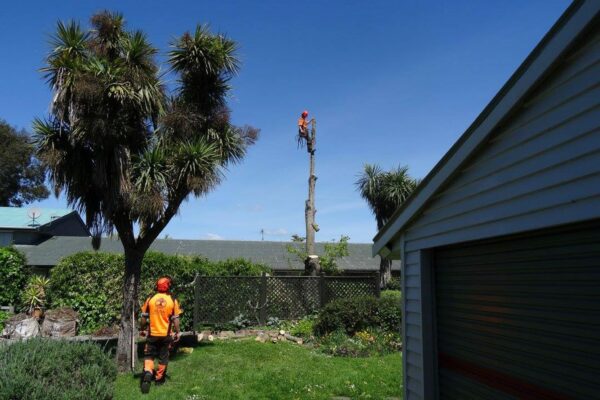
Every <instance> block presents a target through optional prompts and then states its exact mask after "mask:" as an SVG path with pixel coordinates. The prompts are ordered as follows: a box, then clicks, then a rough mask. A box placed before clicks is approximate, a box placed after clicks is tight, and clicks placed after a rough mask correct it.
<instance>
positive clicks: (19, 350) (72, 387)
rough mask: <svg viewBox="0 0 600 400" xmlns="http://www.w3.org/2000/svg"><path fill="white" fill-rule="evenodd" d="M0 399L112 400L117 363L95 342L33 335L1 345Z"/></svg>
mask: <svg viewBox="0 0 600 400" xmlns="http://www.w3.org/2000/svg"><path fill="white" fill-rule="evenodd" d="M0 360H2V368H0V399H14V400H42V399H43V400H64V399H70V400H88V399H97V400H110V399H112V398H113V387H114V381H115V379H116V376H117V371H116V366H115V363H114V361H113V360H112V359H111V358H110V356H109V355H107V354H106V353H104V352H103V351H102V350H101V349H100V348H99V347H98V346H97V345H95V344H92V343H75V342H63V341H59V340H49V339H39V338H34V339H30V340H27V341H23V342H17V343H13V344H10V345H4V346H0Z"/></svg>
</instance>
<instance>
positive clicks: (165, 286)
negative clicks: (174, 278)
mask: <svg viewBox="0 0 600 400" xmlns="http://www.w3.org/2000/svg"><path fill="white" fill-rule="evenodd" d="M170 288H171V278H169V277H168V276H165V277H162V278H160V279H159V280H157V281H156V290H157V291H158V292H159V293H166V292H168V291H169V289H170Z"/></svg>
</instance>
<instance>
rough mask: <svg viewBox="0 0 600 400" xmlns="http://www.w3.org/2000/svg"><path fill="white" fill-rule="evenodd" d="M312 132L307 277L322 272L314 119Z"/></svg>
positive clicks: (308, 145)
mask: <svg viewBox="0 0 600 400" xmlns="http://www.w3.org/2000/svg"><path fill="white" fill-rule="evenodd" d="M310 124H311V127H310V132H307V137H306V149H307V150H308V154H309V175H308V199H307V200H306V203H305V207H304V218H305V220H306V255H307V257H306V260H305V261H304V270H305V273H306V274H307V275H312V276H316V275H318V274H319V273H320V272H321V266H320V265H319V256H318V255H317V254H316V252H315V232H317V231H318V230H319V226H318V225H317V224H316V222H315V214H316V212H317V210H316V208H315V184H316V182H317V176H316V175H315V150H316V149H315V146H316V142H317V121H316V120H315V119H314V118H313V119H312V120H311V121H310Z"/></svg>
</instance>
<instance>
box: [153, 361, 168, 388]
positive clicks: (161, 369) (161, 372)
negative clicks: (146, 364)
mask: <svg viewBox="0 0 600 400" xmlns="http://www.w3.org/2000/svg"><path fill="white" fill-rule="evenodd" d="M166 376H167V366H166V365H162V364H158V369H157V370H156V385H157V386H160V385H162V384H164V383H165V378H166Z"/></svg>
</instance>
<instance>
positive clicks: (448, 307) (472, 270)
mask: <svg viewBox="0 0 600 400" xmlns="http://www.w3.org/2000/svg"><path fill="white" fill-rule="evenodd" d="M435 276H436V281H435V286H436V302H437V337H438V354H439V355H440V359H443V358H444V357H446V358H451V359H453V360H455V361H456V362H455V364H453V365H450V366H448V365H446V366H444V364H443V363H442V362H441V363H440V374H439V382H440V398H441V399H463V398H465V397H461V396H460V395H459V394H460V393H461V390H462V391H464V390H466V388H470V389H469V390H473V388H474V387H475V388H476V387H479V386H481V389H477V390H478V391H477V393H479V390H481V393H483V391H484V390H487V389H490V388H491V389H492V390H494V391H500V392H502V391H504V392H508V393H509V394H510V393H511V392H510V390H511V387H514V390H515V392H518V390H519V388H518V386H519V385H523V386H527V385H529V389H530V390H531V391H532V393H538V394H540V395H541V394H542V393H546V395H548V396H550V395H555V396H556V398H577V399H592V398H598V397H599V396H600V381H599V380H598V376H599V375H598V374H599V372H600V337H599V332H600V222H597V223H595V224H592V225H586V226H584V227H582V226H576V227H571V228H569V229H568V230H560V231H557V230H553V231H551V232H543V233H536V234H527V235H521V236H518V237H515V238H512V239H504V240H502V241H495V242H484V243H471V244H467V245H459V246H456V247H449V248H443V249H437V250H436V252H435ZM463 362H464V363H465V364H462V363H463ZM474 371H478V373H479V374H480V375H478V376H474V375H477V374H476V373H475V372H474ZM456 375H459V376H461V380H457V379H456ZM498 377H502V378H503V380H504V382H499V383H498V384H499V385H500V386H496V387H494V385H496V382H494V380H497V378H498ZM503 385H505V386H506V387H503ZM515 386H517V387H515ZM473 393H475V392H473ZM512 395H514V392H513V393H512V394H511V395H507V396H506V397H494V396H491V395H490V396H487V395H486V396H479V395H474V396H470V397H469V398H485V399H487V398H513V397H512ZM561 396H563V397H561Z"/></svg>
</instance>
